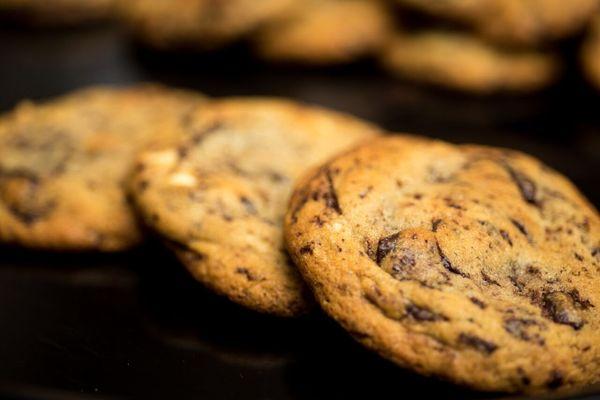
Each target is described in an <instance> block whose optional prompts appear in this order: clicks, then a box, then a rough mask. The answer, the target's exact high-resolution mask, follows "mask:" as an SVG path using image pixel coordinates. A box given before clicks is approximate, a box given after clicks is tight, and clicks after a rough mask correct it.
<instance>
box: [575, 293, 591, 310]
mask: <svg viewBox="0 0 600 400" xmlns="http://www.w3.org/2000/svg"><path fill="white" fill-rule="evenodd" d="M569 296H571V299H573V302H574V303H575V305H576V306H577V307H579V308H581V309H583V310H587V309H588V308H590V307H594V305H593V304H592V302H591V301H589V300H587V299H584V298H582V297H581V295H580V294H579V290H577V289H573V290H571V291H570V292H569Z"/></svg>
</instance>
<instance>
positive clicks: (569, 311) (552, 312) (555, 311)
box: [542, 292, 584, 330]
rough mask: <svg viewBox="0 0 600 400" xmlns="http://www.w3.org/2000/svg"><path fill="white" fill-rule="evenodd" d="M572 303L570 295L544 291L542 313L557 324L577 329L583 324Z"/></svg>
mask: <svg viewBox="0 0 600 400" xmlns="http://www.w3.org/2000/svg"><path fill="white" fill-rule="evenodd" d="M573 303H574V301H573V299H572V298H571V296H570V295H567V294H565V293H562V292H550V293H546V294H545V295H544V297H543V301H542V311H543V315H544V316H545V317H547V318H549V319H551V320H552V321H554V322H556V323H557V324H563V325H569V326H570V327H571V328H573V329H575V330H579V329H581V327H582V326H583V325H584V321H583V318H582V317H581V315H580V314H579V311H578V310H577V308H576V307H575V304H573Z"/></svg>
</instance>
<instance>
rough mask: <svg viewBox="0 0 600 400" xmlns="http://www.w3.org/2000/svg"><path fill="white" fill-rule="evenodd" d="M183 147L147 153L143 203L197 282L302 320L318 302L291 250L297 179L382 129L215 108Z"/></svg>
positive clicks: (236, 103)
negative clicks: (285, 227)
mask: <svg viewBox="0 0 600 400" xmlns="http://www.w3.org/2000/svg"><path fill="white" fill-rule="evenodd" d="M187 132H188V134H186V135H184V137H183V138H182V139H181V142H180V143H178V144H174V145H172V146H165V147H164V148H162V149H160V150H154V151H149V152H144V153H143V154H142V155H141V156H140V158H139V160H138V165H137V167H136V171H137V172H136V173H135V175H134V177H133V180H132V193H133V198H134V202H135V205H136V206H137V209H138V210H139V211H140V213H141V215H142V217H143V218H144V220H145V221H146V223H147V224H148V225H149V227H150V228H151V229H153V230H155V231H156V232H158V234H159V235H160V236H162V237H163V238H164V239H165V240H166V242H167V243H168V244H169V245H170V247H172V248H173V249H174V250H175V254H176V255H177V256H178V258H179V259H180V260H181V261H182V263H183V264H184V265H185V266H186V267H187V269H189V271H190V272H191V273H192V275H193V276H194V277H195V278H196V279H197V280H199V281H200V282H202V283H204V284H205V285H206V286H208V287H209V288H211V289H212V290H214V291H216V292H217V293H220V294H222V295H225V296H227V297H228V298H230V299H231V300H233V301H235V302H237V303H239V304H242V305H243V306H246V307H249V308H251V309H254V310H256V311H260V312H266V313H272V314H276V315H281V316H294V315H298V314H301V313H304V312H305V311H307V309H308V308H309V306H310V300H309V299H310V297H309V296H307V293H306V288H305V286H304V284H303V283H302V280H301V279H300V276H299V275H298V272H297V271H296V269H295V268H294V267H293V265H292V264H291V262H290V260H289V258H288V256H287V253H286V252H285V249H284V244H283V232H282V224H283V215H284V214H285V210H286V206H287V202H288V197H289V194H290V192H291V188H292V185H293V182H294V180H295V179H296V177H297V176H298V175H299V174H301V173H302V172H303V171H304V170H305V169H306V168H309V167H310V166H311V165H313V164H317V163H320V162H323V161H324V160H325V159H327V158H328V157H330V156H332V155H333V154H335V153H336V152H338V151H341V150H344V149H346V148H348V147H349V146H352V145H354V144H355V143H357V142H359V141H361V140H365V139H367V138H372V137H373V136H374V135H376V134H377V132H378V129H377V128H375V127H373V126H372V125H370V124H368V123H366V122H362V121H360V120H357V119H355V118H352V117H349V116H345V115H341V114H338V113H335V112H332V111H327V110H324V109H320V108H316V107H309V106H304V105H300V104H296V103H293V102H288V101H284V100H273V99H260V98H249V99H230V100H222V101H215V102H214V103H212V104H211V105H209V106H208V107H204V108H203V109H202V110H201V111H200V112H199V113H196V114H194V115H193V116H192V117H191V118H190V123H189V126H188V129H187Z"/></svg>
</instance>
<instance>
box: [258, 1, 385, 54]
mask: <svg viewBox="0 0 600 400" xmlns="http://www.w3.org/2000/svg"><path fill="white" fill-rule="evenodd" d="M391 25H392V22H391V19H390V16H389V10H388V9H387V7H386V5H385V4H384V3H382V2H380V1H375V0H307V1H302V2H299V3H298V4H297V5H296V7H294V8H292V9H291V10H290V12H288V13H286V14H284V15H282V16H281V17H280V18H277V19H275V20H273V21H272V22H270V23H269V24H266V25H265V27H264V28H263V29H261V30H260V32H259V33H258V34H257V36H256V38H255V44H256V49H257V51H258V53H259V54H260V55H261V56H263V57H264V58H267V59H271V60H277V61H286V62H298V63H307V64H332V63H340V62H348V61H352V60H354V59H356V58H359V57H362V56H365V55H368V54H370V53H373V52H374V51H375V50H377V49H378V48H380V47H381V45H382V44H383V43H384V42H385V40H386V39H387V38H388V36H389V35H390V33H391Z"/></svg>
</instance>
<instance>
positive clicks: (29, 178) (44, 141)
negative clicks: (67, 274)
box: [0, 85, 203, 251]
mask: <svg viewBox="0 0 600 400" xmlns="http://www.w3.org/2000/svg"><path fill="white" fill-rule="evenodd" d="M201 102H203V98H202V97H200V96H199V95H196V94H191V93H187V92H183V91H177V90H172V89H166V88H161V87H158V86H152V85H140V86H133V87H130V88H123V89H117V88H108V87H96V88H90V89H84V90H79V91H76V92H74V93H72V94H69V95H67V96H65V97H62V98H59V99H55V100H51V101H48V102H45V103H40V104H35V103H31V102H24V103H22V104H20V105H19V106H17V107H16V109H15V110H14V111H12V112H10V113H8V114H6V115H4V116H2V117H1V118H0V240H1V241H2V242H5V243H14V244H20V245H23V246H27V247H33V248H40V249H51V250H101V251H115V250H122V249H125V248H128V247H131V246H133V245H135V244H137V243H138V242H140V240H141V233H140V230H139V228H138V225H137V223H136V220H135V217H134V214H133V212H132V210H131V209H130V207H129V205H128V202H127V199H126V191H125V184H126V179H127V176H128V175H129V174H130V172H131V167H132V166H133V163H134V156H135V154H136V153H137V151H139V149H140V148H142V147H143V146H145V145H146V144H147V143H149V142H151V141H154V140H158V138H159V137H160V138H164V140H167V139H168V138H169V136H170V135H171V134H173V135H174V133H175V131H176V130H177V129H178V127H179V125H180V124H181V123H182V121H183V120H184V119H185V117H186V115H187V114H188V113H189V112H190V110H191V109H192V108H195V107H196V106H197V104H200V103H201Z"/></svg>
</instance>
